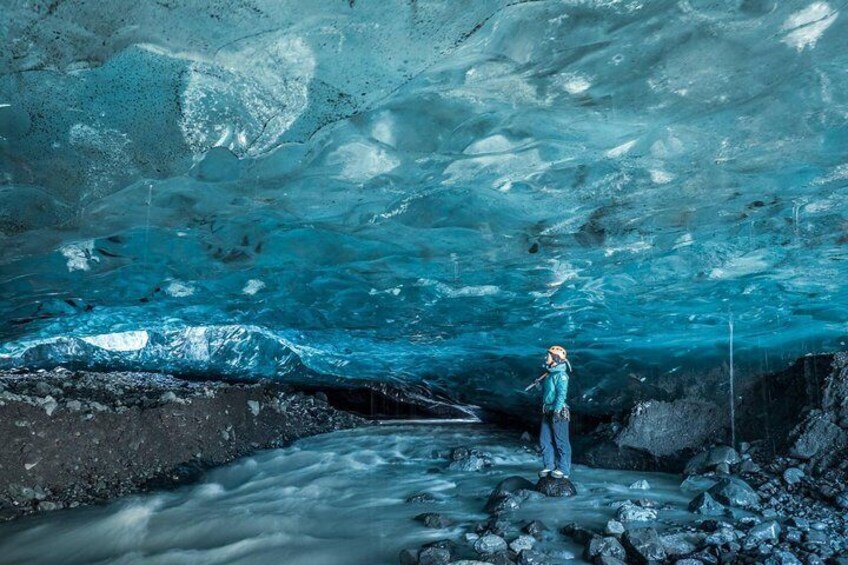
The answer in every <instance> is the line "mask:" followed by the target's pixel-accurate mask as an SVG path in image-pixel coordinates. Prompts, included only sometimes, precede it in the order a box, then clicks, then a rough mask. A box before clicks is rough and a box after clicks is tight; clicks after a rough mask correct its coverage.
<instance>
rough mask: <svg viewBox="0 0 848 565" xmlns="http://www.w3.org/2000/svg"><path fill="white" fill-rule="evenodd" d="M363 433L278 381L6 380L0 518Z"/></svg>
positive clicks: (6, 375) (319, 398) (51, 374)
mask: <svg viewBox="0 0 848 565" xmlns="http://www.w3.org/2000/svg"><path fill="white" fill-rule="evenodd" d="M363 423H366V420H365V419H363V418H360V417H358V416H354V415H352V414H349V413H346V412H343V411H340V410H337V409H335V408H333V407H332V406H330V405H329V404H328V403H327V402H326V396H324V395H322V394H320V393H318V394H316V395H314V396H313V395H308V394H304V393H302V392H294V391H292V390H290V389H288V388H287V387H285V386H284V385H281V384H279V383H275V382H271V381H261V382H257V383H250V384H234V383H224V382H220V381H209V382H205V381H204V382H201V381H186V380H181V379H177V378H174V377H171V376H168V375H161V374H152V373H129V372H111V373H93V372H73V371H66V370H62V369H58V370H55V371H47V372H45V371H41V372H36V373H31V372H3V373H0V437H2V438H3V449H2V450H0V519H10V518H14V517H16V516H20V515H23V514H29V513H33V512H37V511H44V510H55V509H60V508H68V507H71V508H72V507H75V506H79V505H82V504H91V503H97V502H103V501H106V500H109V499H112V498H115V497H118V496H122V495H125V494H128V493H130V492H136V491H140V490H146V489H151V488H162V487H168V486H172V485H176V484H180V483H183V482H186V481H191V480H194V479H196V478H197V477H198V476H199V474H200V473H201V472H202V471H203V470H204V469H206V468H208V467H211V466H215V465H221V464H223V463H226V462H228V461H231V460H233V459H235V458H238V457H241V456H244V455H246V454H248V453H251V452H253V451H256V450H258V449H264V448H272V447H279V446H282V445H285V444H287V443H290V442H291V441H293V440H295V439H298V438H301V437H305V436H310V435H315V434H320V433H325V432H330V431H334V430H340V429H344V428H351V427H354V426H358V425H361V424H363Z"/></svg>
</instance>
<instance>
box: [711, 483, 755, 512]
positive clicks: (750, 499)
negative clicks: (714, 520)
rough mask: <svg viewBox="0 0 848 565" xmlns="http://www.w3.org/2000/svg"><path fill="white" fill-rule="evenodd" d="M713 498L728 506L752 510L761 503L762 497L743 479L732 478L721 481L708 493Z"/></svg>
mask: <svg viewBox="0 0 848 565" xmlns="http://www.w3.org/2000/svg"><path fill="white" fill-rule="evenodd" d="M707 492H708V493H709V494H710V495H711V496H712V497H713V498H715V499H716V500H717V501H719V502H720V503H722V504H724V505H727V506H736V507H740V508H751V507H754V506H757V505H758V504H759V503H760V496H759V495H758V494H757V491H755V490H754V489H752V488H751V487H750V486H749V485H748V483H746V482H745V481H743V480H742V479H738V478H735V477H730V478H726V479H722V480H720V481H719V482H718V483H716V484H715V485H714V486H713V487H712V488H710V490H708V491H707Z"/></svg>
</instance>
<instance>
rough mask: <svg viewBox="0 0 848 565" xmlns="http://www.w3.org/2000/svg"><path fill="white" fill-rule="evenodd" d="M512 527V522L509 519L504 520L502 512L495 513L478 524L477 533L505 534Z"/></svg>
mask: <svg viewBox="0 0 848 565" xmlns="http://www.w3.org/2000/svg"><path fill="white" fill-rule="evenodd" d="M511 528H512V524H510V522H509V521H508V520H504V519H503V518H502V516H501V515H500V514H495V515H494V516H492V517H491V518H489V519H488V520H486V521H485V522H482V523H480V524H478V525H477V533H478V534H480V535H483V534H495V535H496V536H501V537H503V536H505V535H506V534H507V532H508V531H509V530H510V529H511Z"/></svg>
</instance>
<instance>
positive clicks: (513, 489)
mask: <svg viewBox="0 0 848 565" xmlns="http://www.w3.org/2000/svg"><path fill="white" fill-rule="evenodd" d="M535 488H536V485H534V484H533V483H532V482H531V481H528V480H527V479H525V478H524V477H519V476H517V475H514V476H512V477H507V478H505V479H504V480H502V481H501V482H499V483H498V486H496V487H495V490H493V491H492V496H495V495H503V494H516V493H520V492H521V491H523V490H530V491H532V490H534V489H535Z"/></svg>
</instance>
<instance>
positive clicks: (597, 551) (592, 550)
mask: <svg viewBox="0 0 848 565" xmlns="http://www.w3.org/2000/svg"><path fill="white" fill-rule="evenodd" d="M583 556H584V557H585V558H586V560H587V561H595V560H596V559H598V558H600V557H601V556H607V557H614V558H616V559H620V560H622V561H623V560H624V559H626V558H627V552H626V551H625V550H624V546H622V545H621V543H620V542H619V541H618V540H617V539H616V538H614V537H603V536H594V537H592V539H591V540H589V544H588V545H587V546H586V551H585V552H584V553H583Z"/></svg>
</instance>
